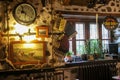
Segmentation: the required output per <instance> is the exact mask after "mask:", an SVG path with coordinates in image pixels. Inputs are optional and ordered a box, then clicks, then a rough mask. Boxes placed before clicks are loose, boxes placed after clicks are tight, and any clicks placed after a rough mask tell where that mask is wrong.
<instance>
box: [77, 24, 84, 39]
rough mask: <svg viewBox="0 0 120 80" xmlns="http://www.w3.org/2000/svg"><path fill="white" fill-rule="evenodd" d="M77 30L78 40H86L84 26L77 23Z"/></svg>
mask: <svg viewBox="0 0 120 80" xmlns="http://www.w3.org/2000/svg"><path fill="white" fill-rule="evenodd" d="M75 29H76V31H77V35H76V39H84V36H85V35H84V24H82V23H77V24H76V25H75Z"/></svg>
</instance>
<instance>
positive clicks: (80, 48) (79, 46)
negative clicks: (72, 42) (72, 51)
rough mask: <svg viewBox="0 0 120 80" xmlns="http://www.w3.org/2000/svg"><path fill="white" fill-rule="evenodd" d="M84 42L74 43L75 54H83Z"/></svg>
mask: <svg viewBox="0 0 120 80" xmlns="http://www.w3.org/2000/svg"><path fill="white" fill-rule="evenodd" d="M84 45H85V42H84V41H76V53H77V55H78V54H83V53H85V46H84Z"/></svg>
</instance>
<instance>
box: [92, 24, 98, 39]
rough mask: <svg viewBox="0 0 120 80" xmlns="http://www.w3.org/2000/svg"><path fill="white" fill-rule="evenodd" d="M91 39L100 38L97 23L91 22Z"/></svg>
mask: <svg viewBox="0 0 120 80" xmlns="http://www.w3.org/2000/svg"><path fill="white" fill-rule="evenodd" d="M90 39H98V28H97V26H96V24H90Z"/></svg>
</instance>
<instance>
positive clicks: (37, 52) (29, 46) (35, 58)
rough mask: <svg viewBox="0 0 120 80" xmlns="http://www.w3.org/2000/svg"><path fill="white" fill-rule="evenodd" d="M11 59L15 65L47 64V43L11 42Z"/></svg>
mask: <svg viewBox="0 0 120 80" xmlns="http://www.w3.org/2000/svg"><path fill="white" fill-rule="evenodd" d="M9 49H10V50H9V59H10V60H11V61H12V63H13V64H14V65H22V64H38V62H41V63H44V62H45V42H40V41H32V42H29V43H26V42H24V41H13V42H10V47H9Z"/></svg>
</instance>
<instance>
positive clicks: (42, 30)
mask: <svg viewBox="0 0 120 80" xmlns="http://www.w3.org/2000/svg"><path fill="white" fill-rule="evenodd" d="M36 31H37V32H36V37H48V27H46V26H45V27H39V26H38V27H36Z"/></svg>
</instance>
